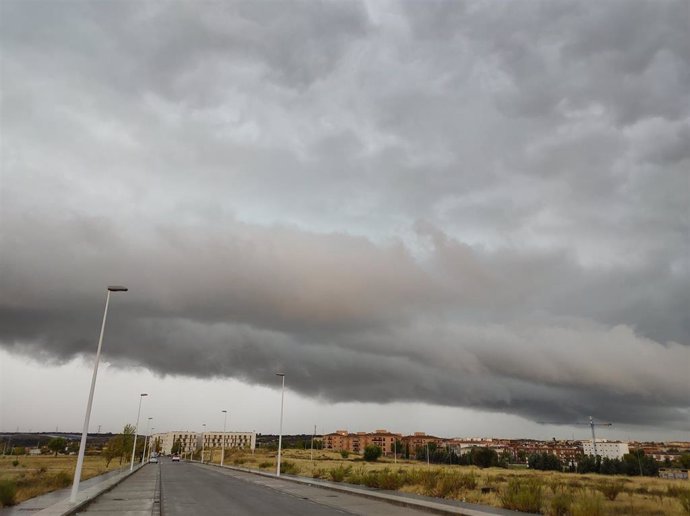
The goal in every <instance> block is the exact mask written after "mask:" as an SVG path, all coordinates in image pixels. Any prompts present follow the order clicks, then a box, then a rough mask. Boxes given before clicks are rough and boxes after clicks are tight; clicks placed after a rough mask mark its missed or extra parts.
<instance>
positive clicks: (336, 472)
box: [328, 466, 352, 482]
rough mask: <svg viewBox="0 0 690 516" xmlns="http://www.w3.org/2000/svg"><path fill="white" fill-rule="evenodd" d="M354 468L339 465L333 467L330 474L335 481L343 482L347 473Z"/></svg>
mask: <svg viewBox="0 0 690 516" xmlns="http://www.w3.org/2000/svg"><path fill="white" fill-rule="evenodd" d="M351 469H352V468H350V467H349V466H348V467H346V468H345V467H343V466H338V467H337V468H333V469H331V470H330V471H329V472H328V474H329V476H330V477H331V480H332V481H333V482H342V481H343V480H345V477H346V476H347V474H348V473H349V472H350V470H351Z"/></svg>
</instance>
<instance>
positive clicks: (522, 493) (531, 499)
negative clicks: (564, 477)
mask: <svg viewBox="0 0 690 516" xmlns="http://www.w3.org/2000/svg"><path fill="white" fill-rule="evenodd" d="M500 498H501V504H502V505H503V507H504V508H506V509H511V510H514V511H524V512H536V513H538V512H541V507H542V505H543V485H542V482H541V481H539V479H536V478H529V479H521V478H511V479H510V480H509V481H508V486H507V488H506V489H505V490H504V491H503V492H501V496H500Z"/></svg>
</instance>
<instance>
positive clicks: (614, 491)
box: [599, 481, 623, 501]
mask: <svg viewBox="0 0 690 516" xmlns="http://www.w3.org/2000/svg"><path fill="white" fill-rule="evenodd" d="M622 490H623V482H620V481H618V482H603V483H601V484H599V491H601V493H602V494H603V495H604V496H605V497H606V498H608V499H609V500H611V501H614V500H615V499H616V497H617V496H618V494H619V493H620V492H621V491H622Z"/></svg>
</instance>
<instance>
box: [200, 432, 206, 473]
mask: <svg viewBox="0 0 690 516" xmlns="http://www.w3.org/2000/svg"><path fill="white" fill-rule="evenodd" d="M201 426H203V427H204V429H203V430H202V431H201V463H202V464H203V463H204V450H205V449H206V423H202V424H201Z"/></svg>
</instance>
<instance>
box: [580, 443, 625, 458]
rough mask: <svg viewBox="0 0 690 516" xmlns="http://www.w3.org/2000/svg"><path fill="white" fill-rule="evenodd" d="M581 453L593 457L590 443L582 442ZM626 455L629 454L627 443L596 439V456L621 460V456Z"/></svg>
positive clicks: (592, 447) (592, 448)
mask: <svg viewBox="0 0 690 516" xmlns="http://www.w3.org/2000/svg"><path fill="white" fill-rule="evenodd" d="M582 453H584V454H585V455H594V446H593V445H592V441H582ZM626 453H630V450H629V449H628V443H622V442H618V441H607V440H605V439H597V455H599V456H601V457H608V458H609V459H622V458H623V455H625V454H626Z"/></svg>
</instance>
